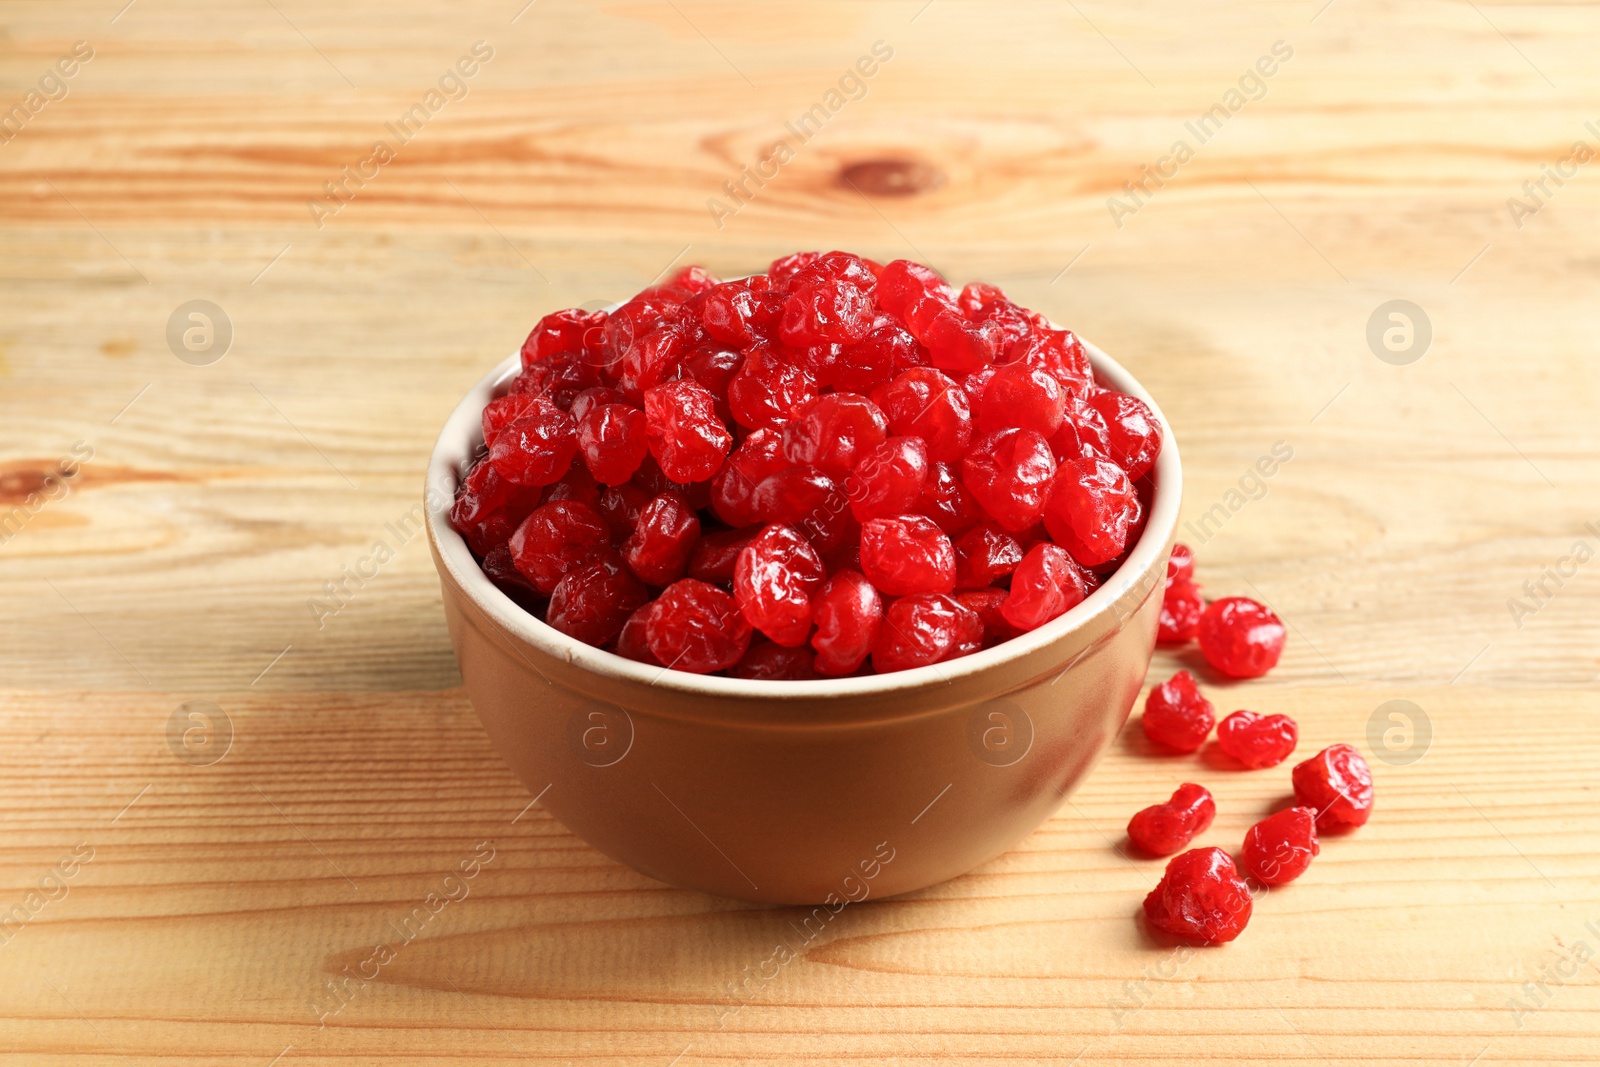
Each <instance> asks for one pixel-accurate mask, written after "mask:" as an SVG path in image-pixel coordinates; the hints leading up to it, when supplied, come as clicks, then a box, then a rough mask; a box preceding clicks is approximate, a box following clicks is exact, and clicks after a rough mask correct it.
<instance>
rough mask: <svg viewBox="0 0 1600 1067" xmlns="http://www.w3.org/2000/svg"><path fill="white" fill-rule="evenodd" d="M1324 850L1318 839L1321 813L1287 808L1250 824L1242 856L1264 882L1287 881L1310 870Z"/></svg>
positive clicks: (1278, 882)
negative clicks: (1313, 862) (1308, 868)
mask: <svg viewBox="0 0 1600 1067" xmlns="http://www.w3.org/2000/svg"><path fill="white" fill-rule="evenodd" d="M1321 851H1322V846H1321V845H1319V844H1318V843H1317V813H1316V812H1314V811H1312V810H1311V809H1310V808H1286V809H1284V810H1283V811H1280V812H1278V813H1277V814H1276V815H1269V816H1267V817H1266V818H1265V819H1262V820H1261V821H1260V822H1258V823H1256V824H1255V825H1254V826H1252V827H1250V829H1249V831H1248V832H1247V833H1246V834H1245V835H1244V848H1243V849H1241V850H1240V852H1239V859H1240V861H1241V862H1242V863H1243V864H1244V869H1245V870H1247V871H1249V872H1250V873H1251V874H1252V875H1254V876H1255V878H1256V881H1258V882H1260V883H1262V884H1263V885H1271V886H1278V885H1286V884H1288V883H1289V882H1292V881H1294V880H1295V879H1296V878H1298V877H1300V876H1301V875H1302V874H1304V873H1306V868H1307V867H1309V866H1311V860H1312V858H1313V857H1315V856H1316V855H1317V853H1319V852H1321Z"/></svg>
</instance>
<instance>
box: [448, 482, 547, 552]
mask: <svg viewBox="0 0 1600 1067" xmlns="http://www.w3.org/2000/svg"><path fill="white" fill-rule="evenodd" d="M540 493H541V490H539V489H538V488H536V487H530V486H523V485H517V484H515V483H513V482H510V481H507V480H506V479H505V478H503V477H501V475H500V473H499V472H498V471H496V470H495V469H494V465H493V464H491V463H490V462H489V461H488V460H487V458H485V459H483V460H480V461H479V462H478V463H477V465H475V466H474V467H473V468H472V469H471V470H470V471H468V472H467V476H466V477H465V478H463V479H462V480H461V485H460V487H459V488H458V489H457V490H456V498H455V501H454V502H453V503H452V504H451V505H450V525H451V527H452V528H453V529H454V530H455V531H456V532H457V533H459V534H460V535H461V536H462V537H463V538H465V539H466V542H467V547H468V548H470V549H472V551H473V553H474V554H476V555H478V556H480V557H481V556H485V555H487V554H488V552H489V550H490V549H491V548H493V547H494V546H495V545H503V544H505V542H506V540H507V538H509V537H510V536H511V534H512V531H514V530H515V529H516V528H517V524H518V523H520V522H522V520H523V519H525V518H527V516H528V513H529V512H531V511H532V510H533V509H534V508H536V507H538V506H539V497H540Z"/></svg>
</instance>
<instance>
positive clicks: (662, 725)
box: [426, 345, 1182, 916]
mask: <svg viewBox="0 0 1600 1067" xmlns="http://www.w3.org/2000/svg"><path fill="white" fill-rule="evenodd" d="M1085 348H1086V349H1087V350H1088V352H1089V355H1090V359H1091V361H1092V363H1093V365H1094V369H1095V373H1096V375H1097V376H1098V378H1099V379H1100V381H1102V382H1103V383H1104V384H1106V385H1108V386H1110V387H1112V388H1115V389H1120V390H1122V391H1123V392H1126V393H1131V394H1132V395H1134V396H1137V397H1139V398H1140V399H1141V400H1143V401H1145V403H1147V404H1149V405H1150V407H1151V409H1152V410H1153V411H1155V412H1156V417H1157V418H1161V419H1162V427H1163V430H1164V431H1165V443H1164V445H1163V447H1162V450H1161V455H1160V457H1159V459H1158V460H1157V463H1156V467H1155V473H1154V478H1155V485H1154V495H1153V497H1152V502H1151V507H1150V509H1149V517H1148V521H1147V523H1146V526H1145V529H1144V533H1143V535H1142V537H1141V538H1140V540H1139V543H1138V544H1137V545H1135V546H1134V548H1133V549H1132V551H1131V552H1130V553H1129V555H1128V557H1127V559H1126V562H1124V563H1123V565H1122V566H1121V568H1120V569H1118V570H1117V572H1116V573H1115V574H1113V575H1112V576H1111V577H1109V578H1107V579H1106V580H1105V581H1104V583H1103V584H1102V585H1101V586H1100V588H1099V589H1097V590H1095V592H1094V593H1093V594H1091V595H1090V596H1089V597H1088V598H1087V599H1086V600H1085V601H1084V602H1083V603H1082V604H1079V605H1078V606H1077V607H1075V608H1073V609H1072V610H1071V611H1069V612H1067V613H1066V614H1065V615H1063V616H1061V617H1060V618H1058V619H1055V620H1053V621H1051V622H1049V623H1047V624H1046V625H1044V626H1042V627H1040V628H1039V629H1037V630H1034V631H1032V632H1030V633H1027V634H1024V635H1023V636H1021V637H1018V638H1014V639H1013V640H1010V641H1007V642H1004V643H1002V644H1000V645H997V646H995V647H993V648H990V649H986V650H984V651H981V652H978V653H976V654H974V655H971V656H967V657H964V658H962V659H957V660H951V661H949V662H946V663H939V664H935V665H932V666H928V667H921V668H918V669H915V670H909V671H902V672H899V673H896V674H886V675H874V676H868V677H854V678H839V679H832V680H826V681H806V682H774V681H746V680H742V679H738V678H722V677H711V676H703V675H695V674H687V673H683V672H680V671H670V670H664V669H662V668H659V667H651V666H648V665H646V664H642V663H636V662H634V661H632V660H628V659H624V658H622V657H620V656H616V655H613V654H612V653H609V652H604V651H602V650H600V649H598V648H594V647H592V646H589V645H586V644H583V643H581V642H579V641H576V640H574V639H573V638H570V637H568V636H567V635H565V634H563V633H561V632H560V631H558V630H555V629H553V628H551V627H549V626H547V625H545V624H544V623H543V622H541V621H540V620H539V619H537V618H535V617H534V616H532V615H530V614H528V613H527V612H526V611H524V610H523V609H522V608H521V607H519V606H518V605H517V604H515V603H513V602H512V601H511V600H510V599H509V598H508V597H507V596H506V595H505V594H503V593H502V592H500V591H499V590H498V589H497V588H496V587H495V586H494V585H493V584H492V583H491V582H490V581H489V580H488V579H487V578H486V577H484V575H483V573H482V572H481V571H480V570H479V569H478V566H477V564H476V563H475V562H474V560H473V558H472V555H471V553H470V552H469V551H468V549H467V546H466V543H465V542H464V541H463V540H462V538H461V537H460V535H458V534H457V533H456V532H455V531H454V530H452V529H451V527H450V523H449V517H448V512H449V507H450V501H451V498H452V496H453V494H454V492H455V489H456V486H457V484H458V480H459V478H460V476H461V473H462V472H463V471H465V470H466V469H467V467H468V465H469V463H470V461H471V459H472V457H473V456H474V455H475V454H477V452H478V451H479V450H481V447H482V432H481V429H480V424H479V416H480V413H481V412H482V410H483V407H484V404H485V403H486V402H487V401H488V400H489V399H490V397H491V396H493V395H495V392H496V389H497V388H498V387H501V386H503V384H504V383H505V382H506V381H508V380H509V379H510V378H512V377H513V376H515V375H516V373H517V372H518V369H519V366H518V361H517V357H515V356H513V357H511V358H510V359H507V360H506V361H505V362H503V363H501V364H500V365H499V366H498V367H496V368H495V369H494V370H493V371H492V372H490V373H489V374H488V375H486V376H485V377H484V378H483V379H482V380H481V381H480V382H478V384H477V385H476V386H474V387H473V389H472V390H471V391H470V392H469V393H467V395H466V396H465V397H463V398H462V400H461V403H460V404H459V405H458V406H457V407H456V409H455V411H454V413H453V414H452V415H451V416H450V419H449V421H448V422H446V423H445V426H444V430H443V431H442V432H441V433H440V435H439V440H438V443H437V444H436V445H435V447H434V450H433V457H432V460H431V461H430V463H429V467H428V475H427V491H426V501H427V510H428V534H429V540H430V543H431V546H432V549H433V558H434V562H435V564H436V565H437V567H438V570H439V580H440V585H441V587H442V589H443V596H444V609H445V616H446V619H447V620H448V623H449V628H450V638H451V641H452V643H453V644H454V646H455V652H456V660H457V662H458V663H459V664H460V668H461V676H462V678H463V680H464V681H465V684H466V690H467V694H468V696H469V698H470V699H471V701H472V705H473V707H474V708H475V709H476V710H477V713H478V716H479V718H480V719H481V720H482V722H483V726H484V729H486V730H487V731H488V733H489V737H490V738H491V740H492V741H493V743H494V745H495V747H496V748H497V749H498V750H499V751H500V753H501V755H502V756H504V757H505V760H506V762H507V763H509V764H510V765H511V768H512V770H513V771H515V772H516V774H517V776H518V777H519V778H521V779H522V781H523V783H524V784H526V785H527V787H528V789H529V790H530V791H531V792H532V793H533V794H534V795H536V797H537V799H538V802H539V804H541V805H542V806H543V807H544V808H545V809H546V810H548V811H549V812H550V813H551V814H552V815H554V816H555V817H556V818H557V819H559V820H560V821H561V822H562V823H563V824H564V825H565V826H567V827H568V828H569V829H571V830H572V832H573V833H575V834H577V835H578V836H579V837H581V838H583V839H584V840H585V841H587V842H589V843H590V844H591V845H593V846H594V847H595V848H597V849H599V850H600V851H602V852H604V853H605V854H606V855H608V856H610V857H612V858H613V859H616V860H617V861H619V862H621V863H625V864H627V865H628V866H630V867H632V868H633V869H635V870H637V871H639V872H641V873H643V874H646V875H649V876H650V877H652V878H658V879H660V880H661V881H664V882H669V883H671V884H673V885H676V886H685V887H690V888H693V889H698V890H703V891H704V892H707V893H713V894H716V895H718V896H723V897H733V898H737V899H740V900H748V901H764V902H771V903H781V904H818V905H823V906H824V907H823V909H822V910H821V912H820V913H819V914H820V915H824V916H825V915H827V914H831V910H830V909H837V908H840V907H843V906H844V904H845V902H849V901H856V900H862V899H865V898H866V897H869V896H870V897H874V898H876V897H883V896H892V895H894V894H898V893H905V892H909V891H911V890H915V889H920V888H923V887H924V886H929V885H933V884H935V883H937V882H942V881H944V880H946V879H949V878H953V877H955V876H956V875H959V874H962V873H964V872H966V871H970V870H972V869H973V868H974V867H977V866H978V865H979V864H981V863H983V862H984V861H985V860H988V859H991V858H993V857H994V856H997V855H999V854H1000V853H1002V852H1004V851H1005V850H1006V849H1008V848H1010V847H1011V846H1012V845H1014V844H1016V843H1017V842H1018V841H1019V840H1021V839H1022V838H1023V837H1024V836H1026V835H1027V834H1028V833H1030V832H1031V831H1032V830H1034V829H1035V828H1036V827H1038V826H1039V824H1040V823H1042V822H1044V820H1046V819H1048V818H1049V817H1050V815H1051V814H1052V813H1053V812H1054V811H1055V810H1056V809H1057V807H1058V806H1060V804H1061V803H1062V801H1063V799H1064V798H1065V797H1066V796H1067V795H1068V794H1069V793H1071V791H1072V790H1073V789H1074V788H1075V787H1076V786H1077V785H1078V784H1079V783H1080V782H1082V781H1083V779H1084V776H1085V775H1087V774H1088V773H1089V770H1090V768H1092V767H1093V766H1094V764H1095V761H1096V760H1097V759H1098V758H1099V757H1100V756H1101V754H1102V753H1103V752H1104V751H1105V749H1106V747H1107V746H1108V745H1109V744H1110V742H1111V740H1112V738H1114V737H1115V736H1116V734H1117V732H1118V731H1119V730H1120V729H1121V728H1122V726H1123V724H1124V723H1125V722H1126V721H1127V717H1128V712H1129V710H1130V709H1131V708H1132V706H1133V703H1134V700H1135V698H1136V697H1137V696H1138V694H1139V692H1140V689H1141V687H1142V685H1143V683H1144V676H1145V672H1146V670H1147V668H1148V667H1149V663H1150V655H1151V651H1152V649H1153V647H1154V644H1155V636H1156V621H1157V616H1158V615H1159V612H1160V608H1161V598H1162V590H1163V588H1164V586H1165V577H1166V561H1167V554H1168V551H1169V550H1170V548H1171V545H1172V539H1173V534H1174V530H1175V527H1176V523H1177V516H1178V502H1179V498H1180V496H1181V493H1182V472H1181V468H1180V465H1179V459H1178V449H1177V446H1176V444H1175V443H1174V441H1173V438H1172V431H1171V429H1170V427H1168V426H1167V425H1166V421H1165V419H1164V418H1162V416H1161V413H1160V410H1159V408H1158V407H1157V406H1156V404H1155V402H1154V401H1153V400H1152V399H1151V398H1150V396H1149V394H1147V393H1146V392H1145V391H1144V389H1143V388H1141V387H1140V385H1139V383H1138V382H1136V381H1135V380H1134V379H1133V378H1132V376H1131V375H1129V374H1128V372H1127V371H1125V370H1124V369H1123V368H1122V367H1121V366H1119V365H1118V364H1117V363H1116V362H1115V361H1113V360H1112V359H1110V358H1109V357H1108V356H1106V355H1105V353H1103V352H1101V351H1099V350H1098V349H1096V348H1094V347H1093V346H1091V345H1085Z"/></svg>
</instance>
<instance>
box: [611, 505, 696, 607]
mask: <svg viewBox="0 0 1600 1067" xmlns="http://www.w3.org/2000/svg"><path fill="white" fill-rule="evenodd" d="M699 538H700V517H699V516H698V515H696V514H695V513H694V511H693V510H692V509H691V508H690V507H689V505H688V503H687V502H686V501H685V500H684V499H683V497H681V496H679V495H678V494H677V493H662V494H661V495H660V496H658V497H656V498H655V499H654V500H652V501H650V503H648V504H646V505H645V506H644V508H643V510H641V511H640V512H639V520H638V522H636V523H635V524H634V527H633V532H632V533H631V534H629V535H628V539H627V540H626V541H624V542H623V543H622V558H623V559H624V560H625V561H627V564H628V566H629V568H631V569H632V571H633V573H634V574H636V575H638V576H639V578H640V579H641V580H642V581H644V582H645V583H646V584H648V585H669V584H671V583H672V582H675V581H677V580H678V579H679V578H682V577H683V572H684V569H685V568H686V567H687V566H688V565H689V556H690V554H691V553H692V552H693V551H694V544H695V541H697V540H699Z"/></svg>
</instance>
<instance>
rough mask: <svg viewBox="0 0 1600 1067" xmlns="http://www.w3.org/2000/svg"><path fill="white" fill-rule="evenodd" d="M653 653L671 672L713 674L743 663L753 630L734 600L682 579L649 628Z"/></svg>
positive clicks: (664, 597)
mask: <svg viewBox="0 0 1600 1067" xmlns="http://www.w3.org/2000/svg"><path fill="white" fill-rule="evenodd" d="M645 640H646V641H647V642H648V644H649V646H650V651H651V653H652V654H653V655H654V656H655V657H656V659H658V660H660V661H661V662H662V663H663V664H664V665H666V666H667V667H669V668H671V669H673V670H678V671H688V672H690V673H691V674H710V673H711V672H712V671H721V670H726V669H727V668H729V667H731V666H733V665H734V664H735V663H738V662H739V660H740V659H741V658H742V657H743V656H744V653H745V649H747V648H749V647H750V624H749V623H748V622H747V621H745V617H744V616H743V615H742V614H740V612H739V605H738V604H737V603H736V602H735V601H734V599H733V597H731V596H729V595H728V594H727V593H724V592H723V591H722V590H720V589H718V588H717V587H716V586H714V585H707V584H706V583H705V582H697V581H695V580H694V579H693V578H682V579H680V580H678V581H676V582H673V583H672V584H671V585H669V586H667V587H666V588H665V589H664V590H662V591H661V596H660V597H658V598H657V599H656V607H655V610H654V611H652V612H651V613H650V618H649V619H648V620H647V621H646V622H645Z"/></svg>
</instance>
